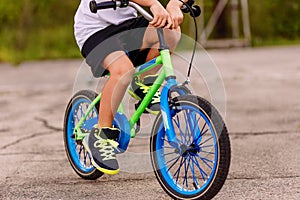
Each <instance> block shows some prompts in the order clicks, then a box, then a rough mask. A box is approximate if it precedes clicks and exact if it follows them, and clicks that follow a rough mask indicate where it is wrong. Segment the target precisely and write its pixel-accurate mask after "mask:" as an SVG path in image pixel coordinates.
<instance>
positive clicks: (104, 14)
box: [74, 0, 137, 50]
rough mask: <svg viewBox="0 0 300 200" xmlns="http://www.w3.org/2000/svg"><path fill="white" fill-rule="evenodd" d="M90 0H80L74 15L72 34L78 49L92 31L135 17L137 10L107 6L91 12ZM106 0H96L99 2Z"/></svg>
mask: <svg viewBox="0 0 300 200" xmlns="http://www.w3.org/2000/svg"><path fill="white" fill-rule="evenodd" d="M90 1H91V0H81V2H80V5H79V7H78V9H77V12H76V14H75V17H74V35H75V39H76V42H77V45H78V46H79V48H80V50H81V48H82V46H83V44H84V42H85V41H86V40H87V39H88V38H89V37H90V36H91V35H93V34H94V33H96V32H98V31H99V30H101V29H104V28H106V27H107V26H109V25H112V24H113V25H118V24H121V23H122V22H124V21H126V20H128V19H132V18H136V17H137V12H136V10H135V9H134V8H131V7H126V8H117V9H116V10H114V9H112V8H109V9H103V10H98V12H97V13H96V14H95V13H92V12H91V11H90V7H89V3H90ZM101 1H107V0H97V1H96V2H97V3H99V2H101Z"/></svg>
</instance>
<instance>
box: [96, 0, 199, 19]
mask: <svg viewBox="0 0 300 200" xmlns="http://www.w3.org/2000/svg"><path fill="white" fill-rule="evenodd" d="M194 2H195V1H194V0H188V2H187V5H188V6H190V9H191V10H192V12H191V10H190V9H189V8H188V7H187V6H186V5H183V6H182V8H181V10H182V12H184V13H190V15H191V16H192V17H198V16H199V15H200V14H201V9H200V7H199V6H197V5H193V4H194ZM127 6H130V7H133V8H134V9H136V10H137V11H138V12H139V13H140V14H141V15H143V16H144V17H145V18H146V19H147V20H148V21H152V20H153V17H152V16H151V15H150V14H149V13H148V12H147V11H145V10H144V9H143V8H142V7H141V6H140V5H138V4H136V3H134V2H131V1H128V0H120V1H114V0H113V1H104V2H100V3H97V2H96V1H95V0H92V1H90V10H91V12H92V13H97V11H98V10H101V9H108V8H113V9H114V10H115V9H116V8H117V7H118V8H122V7H127Z"/></svg>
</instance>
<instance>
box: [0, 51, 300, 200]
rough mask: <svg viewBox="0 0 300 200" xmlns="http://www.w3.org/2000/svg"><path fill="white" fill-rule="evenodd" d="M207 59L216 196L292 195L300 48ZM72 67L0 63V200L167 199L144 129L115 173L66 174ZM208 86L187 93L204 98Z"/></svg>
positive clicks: (298, 159)
mask: <svg viewBox="0 0 300 200" xmlns="http://www.w3.org/2000/svg"><path fill="white" fill-rule="evenodd" d="M208 53H209V56H210V57H211V58H212V60H213V61H214V63H215V66H216V67H217V69H218V70H219V74H218V75H220V77H219V78H221V79H220V80H219V79H218V81H221V83H224V89H225V90H221V91H220V92H219V93H218V94H217V96H218V97H220V99H221V100H220V99H219V100H220V101H221V104H222V103H223V104H222V105H223V107H222V105H221V107H220V109H221V110H222V114H223V116H224V117H225V119H226V123H227V126H228V129H229V133H230V137H231V144H232V162H231V168H230V173H229V176H228V179H227V181H226V183H225V185H224V187H223V188H222V190H221V191H220V193H219V194H218V195H217V196H216V197H215V199H220V200H232V199H234V200H235V199H236V200H245V199H247V200H248V199H261V200H269V199H270V200H296V199H300V156H299V155H300V154H299V152H300V46H293V47H278V48H257V49H229V50H228V49H226V50H211V51H209V52H208ZM80 63H81V60H58V61H44V62H27V63H24V64H22V65H20V66H19V67H12V66H10V65H9V64H0V108H1V109H0V111H1V112H0V136H1V143H0V199H75V198H77V199H142V200H146V199H147V200H148V199H169V197H168V196H167V195H166V194H165V192H164V191H163V190H162V189H161V187H160V186H159V184H158V182H157V181H156V179H155V177H154V174H153V172H151V167H150V165H149V157H148V153H147V152H148V149H149V146H148V140H149V138H148V137H147V135H148V134H147V130H148V129H147V127H149V125H147V126H145V127H144V129H143V130H142V132H141V134H140V135H139V136H138V137H137V138H136V139H135V140H133V141H132V143H131V144H130V147H129V150H128V152H126V153H125V154H124V155H122V156H121V157H120V165H121V170H122V171H121V173H120V174H119V175H116V176H103V177H101V178H100V179H98V180H96V181H86V180H83V179H81V178H79V177H78V176H77V175H76V174H75V173H74V172H73V170H72V168H71V166H70V165H69V163H68V161H67V158H66V155H65V151H64V145H63V137H62V125H63V124H62V123H63V115H64V110H65V107H66V104H67V102H68V101H69V98H70V97H71V95H72V93H73V91H74V83H76V82H78V79H75V77H76V76H77V73H78V69H79V66H80ZM204 82H205V81H204ZM205 83H207V84H208V85H209V81H207V82H205ZM207 88H208V89H207ZM207 88H206V89H205V85H204V87H199V88H197V86H195V87H194V90H196V91H198V92H197V94H198V93H200V95H201V94H203V96H207V97H210V96H209V95H210V94H209V87H207ZM207 91H208V92H207ZM202 92H203V93H202ZM126 101H128V102H129V103H130V102H131V101H132V100H130V99H129V100H126ZM224 103H225V106H224ZM143 120H144V121H146V122H148V121H149V120H153V119H152V118H151V117H147V116H146V117H145V118H144V119H143ZM142 123H143V122H142ZM144 124H149V123H144Z"/></svg>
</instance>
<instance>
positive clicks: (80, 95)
mask: <svg viewBox="0 0 300 200" xmlns="http://www.w3.org/2000/svg"><path fill="white" fill-rule="evenodd" d="M191 2H192V3H191ZM191 2H190V5H189V4H184V5H185V6H186V8H185V9H188V11H190V12H191V16H193V17H195V16H196V14H195V13H193V10H194V11H197V10H199V8H197V7H195V6H194V7H192V8H191V6H192V4H193V1H191ZM124 6H131V7H133V8H135V9H136V10H137V11H138V12H139V13H141V14H142V15H143V16H144V17H145V18H146V19H148V20H149V21H151V19H152V16H151V15H150V14H149V13H147V12H146V11H145V10H144V9H143V8H141V7H140V6H139V5H137V4H135V3H133V2H130V1H126V0H122V1H108V2H102V3H98V4H97V3H96V2H95V1H91V3H90V8H91V11H92V12H97V10H99V9H106V8H114V9H116V8H117V7H124ZM157 34H158V37H159V41H160V55H159V56H158V57H156V58H154V59H152V60H150V61H148V62H146V63H144V64H142V65H140V66H138V67H137V70H136V71H137V72H136V73H135V74H134V76H138V75H139V74H142V73H144V72H146V71H148V70H150V69H152V68H154V67H156V66H158V65H160V64H161V65H162V70H161V72H160V73H159V75H158V77H157V79H156V80H155V82H154V84H153V86H151V88H150V90H149V91H148V93H147V95H146V96H145V98H144V99H143V100H142V102H141V103H140V105H139V106H138V107H137V108H136V110H135V112H134V113H133V115H132V116H131V118H130V119H129V120H128V118H127V117H126V115H125V113H124V109H123V105H122V104H121V105H120V107H119V110H118V112H117V113H116V115H115V118H114V122H113V126H115V127H117V128H119V129H120V130H121V134H120V136H119V138H118V139H117V142H118V143H119V146H118V148H119V150H120V152H121V153H124V152H125V151H126V150H127V147H128V144H129V142H130V140H131V139H132V138H134V137H135V136H136V133H137V132H138V131H139V125H140V124H139V118H140V117H141V115H142V114H143V112H144V111H145V109H146V107H147V105H148V104H149V103H150V102H151V100H152V98H153V96H154V94H155V93H156V92H157V90H159V88H160V87H161V86H162V84H163V82H164V81H166V83H165V85H164V86H163V87H162V91H161V99H160V106H161V111H160V113H159V114H158V115H157V116H156V119H155V122H154V124H153V128H152V131H151V136H150V155H151V163H152V167H153V170H154V173H155V176H156V178H157V180H158V182H159V184H160V185H161V187H162V188H163V189H164V190H165V192H166V193H167V194H168V195H170V196H171V197H172V198H174V199H202V200H206V199H211V198H213V197H214V196H215V195H216V194H217V193H218V192H219V191H220V189H221V188H222V186H223V184H224V182H225V180H226V178H227V175H228V171H229V166H230V157H231V152H230V151H231V150H230V140H229V136H228V132H227V128H226V125H225V123H224V121H223V119H222V117H221V115H220V114H219V113H218V111H217V109H216V108H214V106H213V105H211V104H210V103H209V102H208V101H207V100H205V99H203V98H201V97H199V96H195V95H192V93H191V92H190V90H189V89H188V87H186V83H185V84H178V83H177V81H176V76H175V75H174V70H173V66H172V61H171V57H170V52H169V49H168V47H167V46H166V44H165V41H164V36H163V31H162V29H157ZM100 101H101V93H100V94H97V93H96V92H94V91H91V90H82V91H79V92H77V93H76V94H75V95H74V96H73V97H72V98H71V100H70V101H69V103H68V105H67V108H66V111H65V117H64V128H63V131H64V143H65V149H66V154H67V157H68V160H69V162H70V164H71V166H72V168H73V169H74V171H75V172H76V173H77V174H78V175H79V176H80V177H82V178H84V179H90V180H94V179H97V178H99V177H101V176H102V175H103V173H102V172H100V171H98V170H97V169H95V168H94V167H93V166H92V164H91V157H90V155H89V153H87V151H85V149H84V147H83V145H82V140H83V138H84V137H85V136H86V135H87V132H88V130H91V129H92V127H93V126H94V125H95V124H97V122H98V110H99V109H98V108H99V102H100Z"/></svg>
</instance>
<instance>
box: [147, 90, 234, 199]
mask: <svg viewBox="0 0 300 200" xmlns="http://www.w3.org/2000/svg"><path fill="white" fill-rule="evenodd" d="M171 102H172V105H170V106H171V107H172V108H173V109H174V110H177V111H175V112H174V113H173V116H172V121H173V124H174V123H177V124H178V122H175V121H176V120H177V118H178V117H176V118H175V116H178V115H180V114H178V113H180V112H182V113H184V112H187V111H184V109H185V108H186V109H187V110H188V108H193V109H195V110H198V111H199V113H203V114H204V115H205V116H206V119H209V122H210V124H211V126H209V125H208V126H209V127H211V130H212V131H211V132H214V133H215V134H217V135H218V137H215V138H216V141H215V145H214V146H215V147H217V148H218V151H215V152H218V155H217V156H215V158H214V159H217V161H216V162H215V164H213V165H214V169H215V170H214V171H213V170H212V174H210V176H209V175H208V177H207V182H206V183H205V184H203V185H202V186H201V187H200V185H197V184H199V182H200V180H201V176H202V178H203V174H202V172H201V176H200V173H198V174H196V172H197V171H196V169H197V168H194V164H193V163H196V162H195V160H196V157H197V156H196V155H195V158H190V157H192V156H190V155H194V154H197V155H200V153H201V150H199V152H198V153H197V152H195V150H194V149H196V146H195V145H194V146H192V145H193V143H198V145H199V149H200V145H201V144H200V143H199V142H198V139H199V136H197V139H195V138H193V137H192V140H191V142H190V139H188V140H189V141H187V139H186V138H185V139H184V138H179V141H184V140H185V142H186V143H191V144H189V146H186V147H187V148H189V149H190V150H189V151H181V152H188V153H179V151H176V150H175V149H174V151H173V150H169V149H170V147H169V146H167V144H168V142H166V141H165V140H166V139H167V136H166V135H164V132H165V131H164V128H163V121H162V114H161V113H159V114H158V116H157V118H156V120H155V122H154V126H153V129H152V133H151V138H150V152H151V162H152V166H153V169H154V173H155V176H156V178H157V180H158V182H159V183H160V185H161V187H162V188H163V189H164V190H165V192H166V193H167V194H169V196H171V197H172V198H173V199H199V200H209V199H212V198H213V197H214V196H215V195H216V194H217V193H218V192H219V191H220V190H221V188H222V186H223V184H224V183H225V180H226V178H227V175H228V172H229V167H230V159H231V149H230V140H229V136H228V132H227V128H226V126H225V123H224V121H223V120H222V118H221V116H220V114H219V113H218V111H217V110H216V109H215V108H214V107H213V106H212V105H211V104H210V103H209V102H208V101H206V100H205V99H203V98H201V97H197V96H193V95H186V96H179V97H175V98H173V99H172V101H171ZM180 109H181V110H180ZM182 113H181V115H183V114H182ZM187 113H192V112H191V111H189V112H187ZM184 115H186V116H196V115H194V114H190V115H187V114H184ZM199 116H200V115H199ZM184 118H185V117H184ZM193 118H194V117H193ZM192 120H193V119H192ZM195 121H196V123H195V124H197V127H198V122H199V121H200V120H199V119H197V120H196V117H195ZM179 124H180V123H179ZM189 124H191V123H190V122H189ZM174 126H175V125H174ZM204 126H205V125H204ZM187 127H188V125H187ZM195 127H196V125H194V128H193V129H190V130H191V131H190V136H189V137H191V136H192V135H195V134H196V133H194V134H192V133H193V131H192V130H194V132H196V131H195V130H196V129H195ZM179 129H180V128H179ZM186 130H187V132H188V131H189V130H188V129H186ZM197 130H201V129H198V128H197ZM204 130H205V129H202V130H201V131H199V133H200V135H201V138H202V137H203V136H204V134H205V133H202V131H204ZM209 131H210V130H209ZM182 133H183V132H182V131H181V132H180V133H179V135H181V134H182ZM202 135H203V136H202ZM180 137H181V136H180ZM185 137H187V136H185ZM192 141H197V142H192ZM201 142H202V141H201ZM205 142H206V141H205ZM205 142H204V143H205ZM181 146H183V145H181ZM186 147H185V148H186ZM159 148H161V149H159ZM187 148H186V149H187ZM210 148H212V147H210ZM217 148H215V149H217ZM203 149H204V146H203ZM203 149H202V150H203ZM181 150H182V149H181ZM168 152H170V153H168ZM172 152H173V153H172ZM176 153H177V154H178V155H176ZM170 154H175V155H174V156H175V158H176V156H177V157H178V158H177V159H175V158H174V159H171V160H169V162H167V156H170ZM181 154H182V155H181ZM207 155H209V154H207ZM187 157H188V158H187ZM162 158H163V159H162ZM180 159H181V160H180ZM197 159H198V158H197ZM179 160H180V163H178V161H179ZM186 160H188V162H189V164H188V165H187V167H186V163H185V162H186ZM170 161H172V162H170ZM183 162H184V170H186V172H185V174H184V175H183V176H182V175H180V176H179V174H180V173H182V172H180V170H181V167H182V166H183ZM159 163H163V164H159ZM165 163H166V164H165ZM191 163H192V164H191ZM197 163H198V161H197ZM199 163H200V161H199ZM199 163H198V166H199V167H200V164H199ZM175 164H176V166H179V172H178V169H177V171H176V172H175V173H174V174H173V171H172V170H173V168H174V166H175ZM201 164H202V163H201ZM168 165H169V166H168ZM192 165H193V167H191V166H192ZM163 166H165V168H164V167H163ZM202 166H204V167H205V165H204V164H203V165H202ZM189 167H190V171H191V172H188V171H189ZM196 167H197V166H196ZM192 168H193V170H192ZM175 170H176V169H175ZM199 171H200V170H199ZM177 173H178V174H177ZM187 173H192V174H195V176H194V175H188V174H187ZM175 176H177V177H175ZM191 176H192V177H191ZM198 177H199V178H198ZM175 178H176V180H175ZM179 179H186V182H184V181H183V184H182V185H181V183H180V184H179ZM188 179H189V180H188ZM190 179H193V180H190ZM195 180H196V181H195ZM172 181H173V182H172ZM189 181H193V184H190V185H188V183H190V182H189ZM204 182H205V177H204ZM194 183H197V184H195V185H196V186H195V185H194ZM185 185H186V186H185ZM180 187H183V189H186V191H184V190H182V189H178V188H180ZM184 187H186V188H184ZM193 187H194V188H195V189H194V191H193ZM181 190H182V191H181ZM189 190H191V192H187V191H189Z"/></svg>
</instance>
